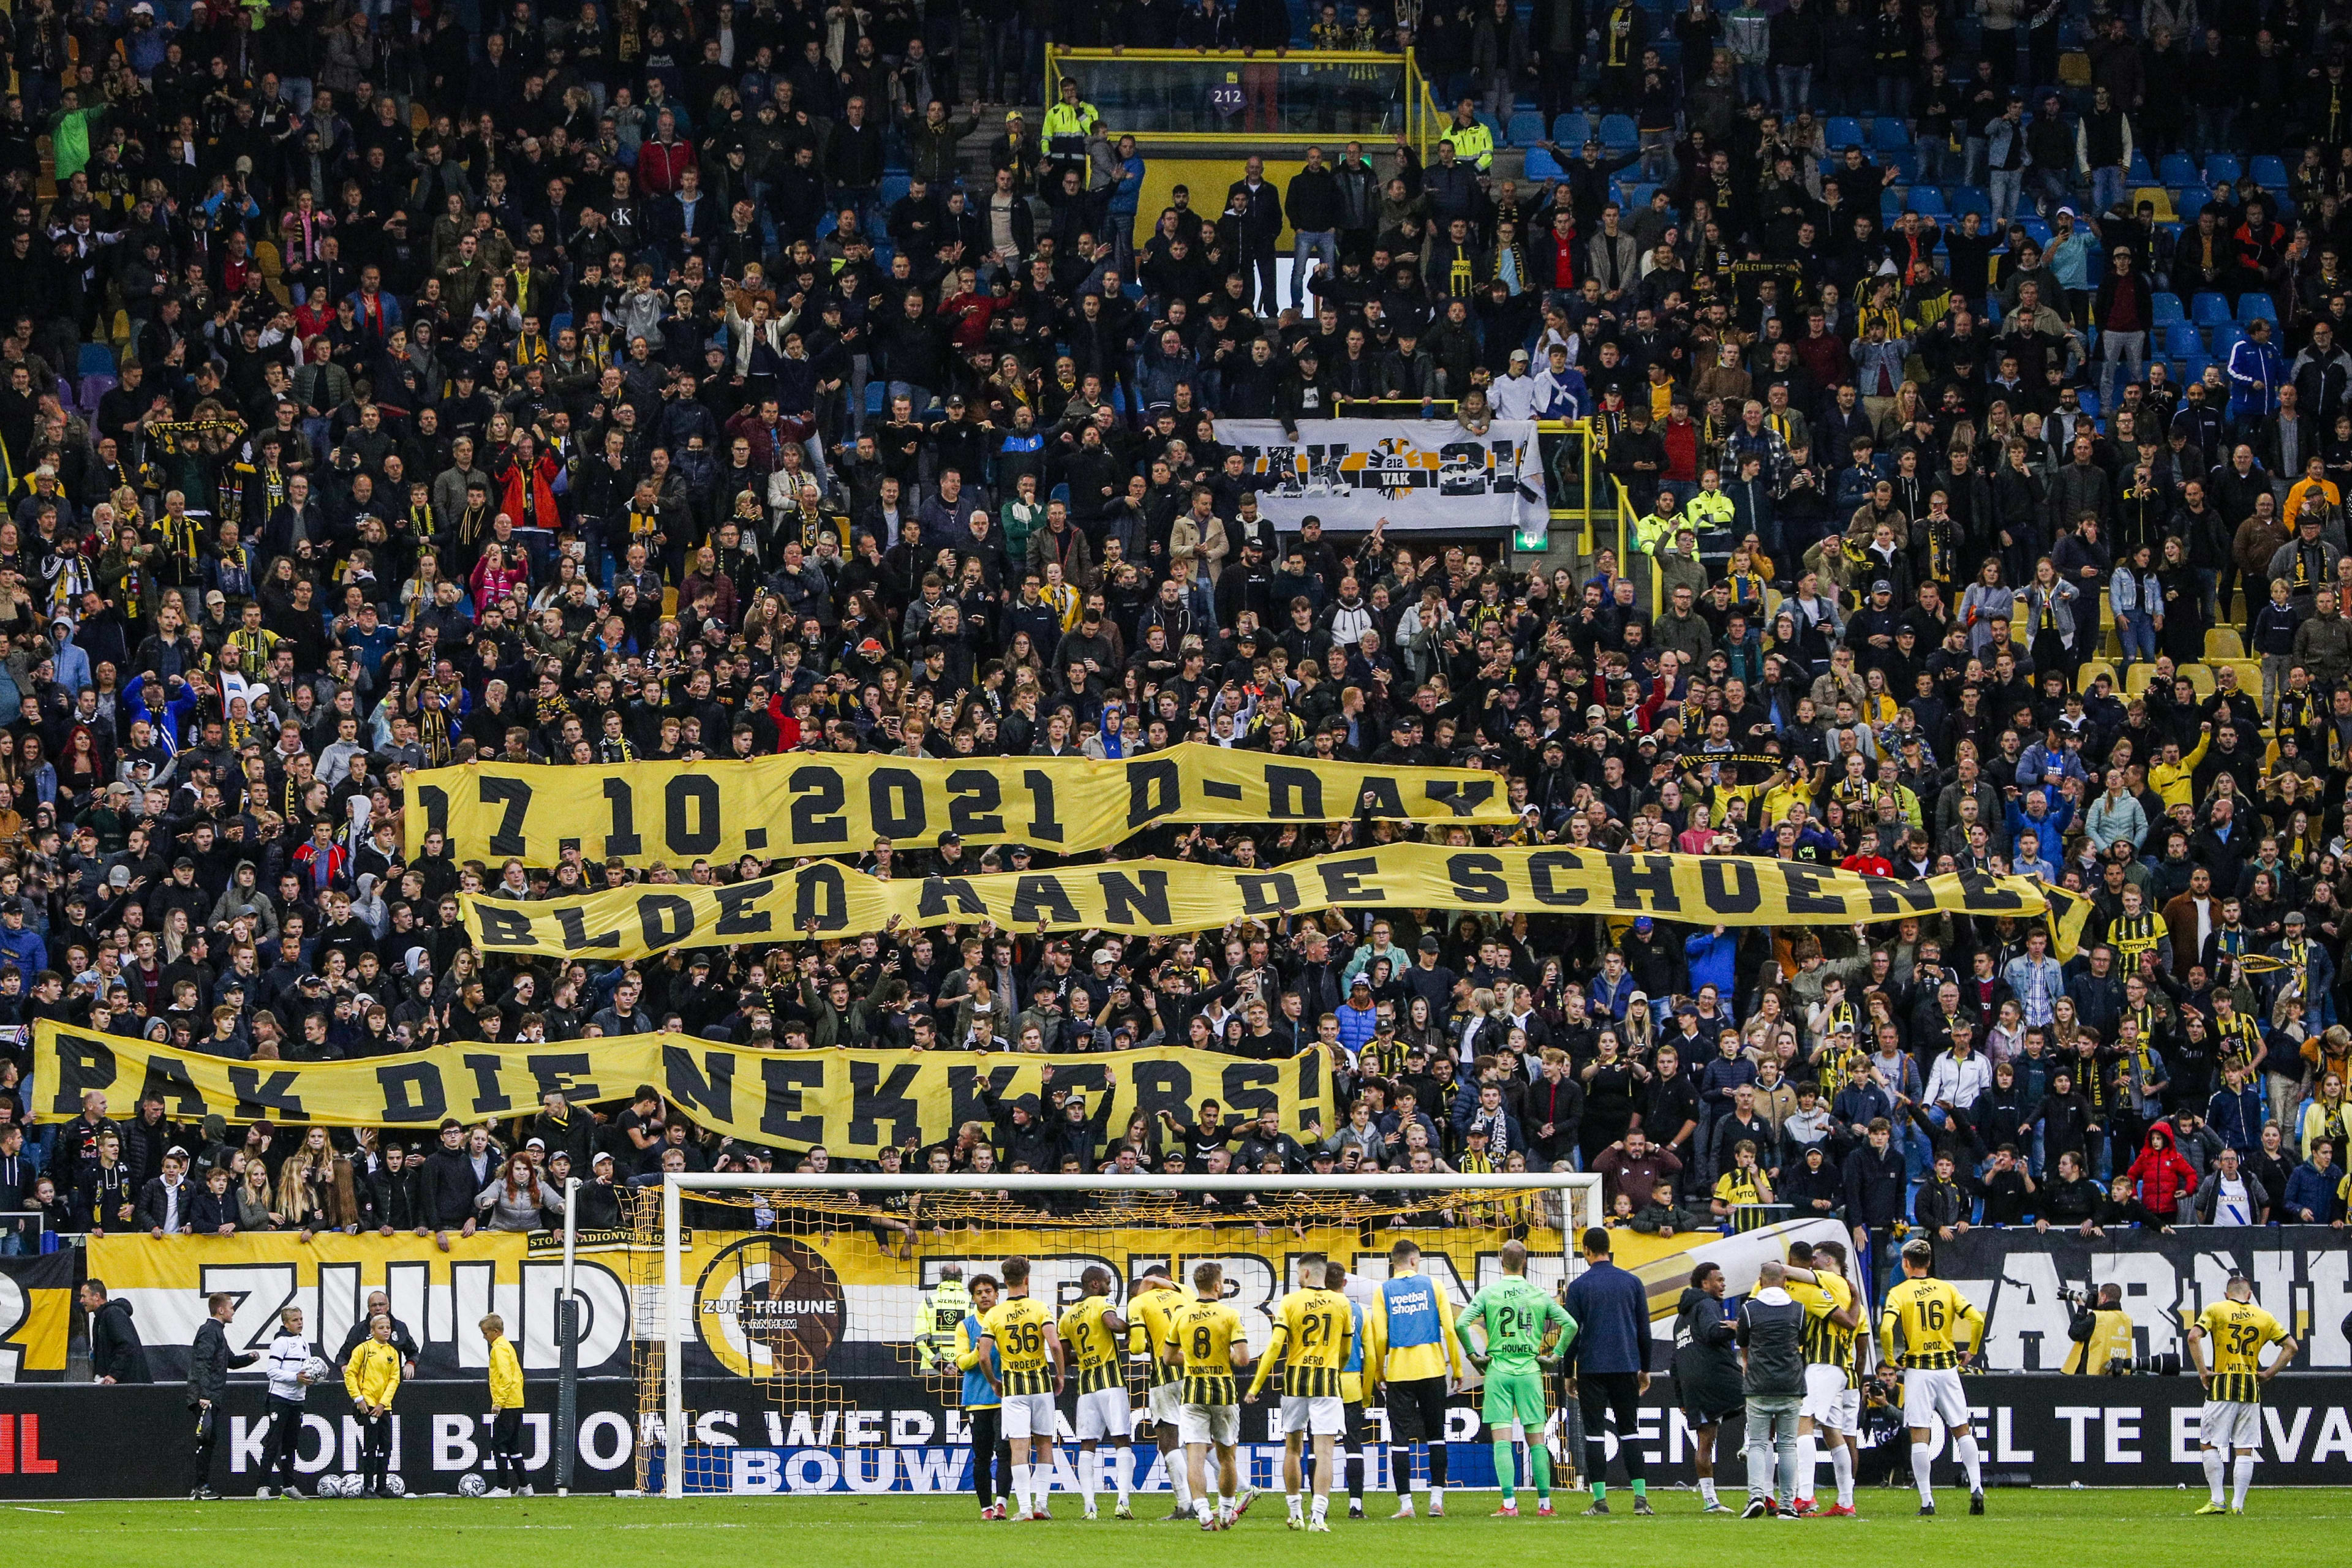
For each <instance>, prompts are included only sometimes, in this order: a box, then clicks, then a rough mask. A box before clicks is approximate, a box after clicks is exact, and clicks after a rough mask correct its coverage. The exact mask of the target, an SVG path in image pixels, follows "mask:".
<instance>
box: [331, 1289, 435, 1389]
mask: <svg viewBox="0 0 2352 1568" xmlns="http://www.w3.org/2000/svg"><path fill="white" fill-rule="evenodd" d="M378 1312H382V1313H383V1314H384V1315H385V1316H386V1317H391V1315H392V1298H391V1297H390V1296H387V1295H385V1294H384V1293H383V1291H381V1290H371V1291H369V1292H368V1299H367V1310H366V1311H364V1312H362V1313H361V1314H360V1315H359V1316H358V1317H357V1318H356V1319H354V1320H352V1329H351V1332H349V1333H347V1334H345V1335H344V1336H343V1348H342V1349H341V1350H339V1351H337V1352H335V1365H336V1366H338V1367H341V1365H342V1364H343V1363H345V1362H347V1361H349V1360H351V1359H352V1352H353V1351H355V1350H357V1349H359V1348H360V1344H361V1342H362V1341H363V1340H365V1339H366V1338H367V1337H368V1325H369V1324H370V1323H373V1322H374V1321H375V1315H376V1314H377V1313H378ZM392 1348H393V1349H394V1350H396V1351H398V1352H400V1375H401V1376H402V1377H404V1378H410V1377H415V1375H416V1336H415V1334H412V1333H410V1332H409V1331H408V1325H407V1324H406V1323H404V1322H402V1321H400V1320H399V1319H398V1318H393V1320H392Z"/></svg>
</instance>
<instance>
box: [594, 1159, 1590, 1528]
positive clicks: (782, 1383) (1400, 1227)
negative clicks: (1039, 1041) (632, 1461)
mask: <svg viewBox="0 0 2352 1568" xmlns="http://www.w3.org/2000/svg"><path fill="white" fill-rule="evenodd" d="M942 1163H943V1162H942ZM1171 1163H1173V1161H1172V1159H1171ZM1601 1215H1602V1207H1601V1178H1599V1177H1598V1176H1593V1175H1586V1174H1580V1173H1568V1172H1559V1173H1549V1172H1546V1173H1527V1172H1497V1173H1480V1174H1452V1173H1446V1174H1435V1173H1432V1174H1408V1173H1364V1174H1339V1175H1308V1176H1285V1175H1281V1174H1276V1173H1267V1174H1261V1175H1230V1174H1227V1175H1189V1174H1184V1173H1180V1172H1175V1171H1172V1170H1171V1171H1170V1172H1168V1173H1136V1174H1132V1175H1129V1174H1114V1173H1083V1172H1078V1171H1066V1172H1065V1173H1061V1174H1058V1175H1042V1174H1034V1173H1013V1174H998V1173H993V1172H986V1173H969V1172H966V1173H945V1172H939V1171H933V1172H930V1173H922V1174H904V1173H896V1172H891V1173H833V1172H814V1173H812V1172H803V1173H796V1174H790V1175H786V1174H763V1173H722V1174H687V1173H669V1174H667V1175H666V1176H665V1177H664V1178H663V1181H662V1183H661V1184H660V1185H659V1186H657V1187H656V1186H651V1185H648V1186H647V1187H646V1188H643V1189H640V1190H639V1192H638V1193H636V1194H635V1195H634V1199H633V1203H632V1205H631V1212H630V1214H629V1215H628V1216H627V1217H628V1219H629V1221H630V1225H631V1227H632V1231H633V1238H632V1242H631V1245H630V1247H629V1252H630V1255H631V1266H630V1273H631V1278H632V1286H633V1295H634V1302H635V1304H634V1307H633V1311H634V1313H635V1323H634V1325H633V1330H634V1331H633V1335H632V1338H633V1343H634V1349H635V1376H636V1392H637V1400H638V1439H639V1440H638V1443H637V1447H636V1451H637V1468H638V1482H639V1485H640V1488H641V1489H643V1490H645V1491H646V1492H648V1493H652V1494H656V1495H661V1496H667V1497H673V1498H676V1497H683V1496H687V1495H689V1494H696V1493H709V1492H731V1493H743V1492H828V1491H852V1492H887V1491H900V1492H908V1491H912V1492H925V1491H933V1492H950V1491H965V1490H969V1489H971V1486H972V1482H973V1479H974V1476H973V1469H972V1468H973V1467H974V1466H976V1465H978V1464H980V1463H982V1462H984V1460H983V1459H982V1458H976V1457H975V1456H974V1455H973V1454H972V1453H971V1438H972V1428H973V1422H972V1420H971V1411H970V1409H968V1407H967V1404H966V1401H967V1395H968V1394H981V1393H982V1384H977V1383H974V1382H973V1381H972V1379H973V1378H974V1377H976V1376H977V1375H978V1374H977V1373H976V1372H975V1370H974V1368H973V1367H971V1365H968V1364H959V1358H961V1359H962V1360H963V1361H964V1362H967V1363H968V1362H970V1360H971V1356H972V1353H973V1352H974V1350H975V1345H974V1341H975V1339H976V1333H975V1330H976V1328H977V1324H978V1313H979V1311H980V1310H982V1307H983V1306H984V1305H985V1302H986V1299H987V1297H988V1295H989V1294H990V1286H991V1283H992V1281H994V1280H997V1279H1001V1278H1002V1276H1003V1272H1004V1268H1003V1265H1004V1263H1005V1262H1006V1260H1007V1259H1010V1258H1023V1259H1025V1260H1026V1262H1027V1265H1028V1288H1029V1293H1030V1295H1031V1296H1032V1297H1033V1298H1034V1299H1035V1300H1038V1301H1039V1302H1040V1304H1041V1305H1043V1306H1044V1307H1045V1310H1046V1311H1047V1312H1048V1313H1049V1314H1050V1315H1051V1316H1053V1317H1054V1318H1055V1319H1056V1320H1057V1321H1059V1320H1063V1319H1064V1317H1065V1314H1067V1313H1071V1312H1073V1311H1074V1310H1076V1312H1078V1313H1079V1318H1078V1319H1074V1320H1071V1321H1083V1320H1084V1318H1085V1317H1086V1316H1087V1313H1088V1311H1089V1310H1091V1311H1092V1313H1093V1314H1094V1316H1095V1318H1096V1320H1097V1324H1099V1315H1100V1312H1101V1306H1100V1305H1098V1304H1096V1303H1095V1302H1094V1301H1093V1300H1092V1299H1093V1298H1095V1297H1103V1298H1107V1305H1108V1307H1109V1309H1110V1310H1112V1311H1114V1312H1115V1313H1117V1314H1118V1320H1117V1321H1120V1322H1125V1323H1126V1324H1127V1330H1126V1331H1125V1332H1123V1333H1118V1332H1116V1331H1114V1330H1112V1329H1109V1328H1104V1327H1100V1326H1097V1329H1096V1330H1095V1331H1094V1334H1093V1336H1092V1342H1091V1349H1092V1350H1093V1351H1094V1352H1095V1355H1094V1361H1093V1366H1092V1370H1091V1373H1090V1378H1089V1379H1088V1380H1087V1381H1088V1383H1089V1387H1090V1391H1091V1392H1096V1393H1104V1394H1108V1390H1109V1389H1110V1388H1111V1387H1113V1386H1116V1387H1118V1388H1120V1389H1123V1390H1124V1391H1125V1393H1126V1394H1127V1400H1126V1405H1127V1407H1128V1409H1129V1412H1130V1416H1129V1429H1128V1430H1126V1431H1115V1432H1110V1433H1108V1434H1105V1433H1103V1432H1101V1431H1099V1430H1097V1429H1098V1428H1099V1427H1101V1426H1103V1425H1104V1424H1105V1422H1106V1421H1108V1423H1109V1424H1111V1425H1113V1426H1116V1424H1117V1419H1118V1418H1117V1416H1116V1415H1115V1414H1114V1415H1110V1416H1108V1417H1105V1416H1103V1415H1101V1414H1100V1413H1099V1412H1100V1411H1101V1410H1102V1409H1106V1408H1109V1407H1111V1406H1116V1405H1118V1401H1117V1400H1116V1399H1110V1400H1108V1401H1107V1402H1098V1404H1097V1406H1095V1407H1094V1408H1095V1410H1096V1412H1097V1413H1096V1414H1095V1415H1090V1416H1089V1418H1088V1423H1087V1429H1088V1430H1089V1431H1093V1432H1095V1436H1097V1438H1107V1440H1108V1442H1110V1443H1112V1444H1114V1445H1117V1446H1118V1447H1126V1443H1127V1439H1128V1438H1129V1436H1130V1433H1132V1434H1133V1447H1132V1449H1131V1451H1130V1452H1129V1453H1128V1454H1125V1455H1122V1456H1121V1457H1120V1459H1119V1463H1120V1464H1121V1466H1122V1467H1125V1466H1130V1465H1131V1467H1132V1472H1131V1473H1132V1479H1133V1483H1134V1489H1135V1490H1136V1491H1137V1492H1146V1491H1152V1490H1157V1489H1160V1487H1161V1486H1164V1485H1165V1484H1166V1479H1165V1467H1164V1465H1163V1464H1161V1463H1160V1456H1159V1454H1158V1453H1157V1451H1156V1450H1155V1449H1154V1447H1153V1431H1154V1428H1153V1426H1151V1425H1149V1424H1147V1423H1149V1422H1150V1419H1151V1417H1150V1406H1151V1391H1152V1389H1153V1387H1154V1386H1155V1385H1156V1384H1161V1383H1164V1382H1165V1381H1166V1377H1165V1375H1164V1374H1162V1373H1160V1372H1159V1371H1158V1370H1157V1368H1156V1367H1155V1364H1154V1358H1155V1351H1156V1349H1157V1347H1154V1346H1152V1345H1150V1343H1149V1342H1148V1336H1147V1335H1146V1334H1145V1332H1144V1331H1143V1321H1142V1320H1143V1314H1142V1312H1141V1311H1140V1310H1137V1311H1136V1312H1135V1313H1134V1315H1133V1316H1132V1317H1130V1316H1129V1302H1130V1300H1132V1299H1133V1298H1135V1297H1136V1296H1138V1295H1139V1294H1142V1293H1144V1292H1145V1291H1147V1290H1150V1289H1160V1288H1162V1287H1163V1282H1164V1283H1165V1285H1168V1286H1172V1287H1174V1288H1177V1289H1190V1288H1191V1286H1192V1281H1193V1279H1194V1273H1195V1269H1196V1268H1197V1267H1198V1266H1199V1265H1201V1264H1202V1263H1214V1264H1216V1265H1218V1266H1219V1268H1220V1270H1221V1273H1222V1279H1221V1281H1220V1283H1219V1286H1218V1295H1219V1299H1220V1300H1223V1301H1224V1302H1226V1303H1227V1304H1229V1305H1230V1306H1232V1307H1233V1308H1234V1310H1235V1311H1236V1312H1238V1314H1239V1315H1240V1317H1241V1320H1242V1324H1243V1329H1244V1337H1245V1339H1246V1341H1247V1344H1248V1348H1249V1350H1250V1352H1251V1353H1252V1354H1253V1355H1255V1354H1257V1353H1259V1352H1263V1351H1264V1350H1265V1347H1266V1345H1267V1343H1268V1341H1269V1339H1270V1337H1271V1333H1272V1330H1273V1325H1274V1321H1275V1314H1276V1310H1278V1308H1279V1305H1280V1302H1281V1300H1282V1298H1283V1296H1284V1295H1285V1294H1286V1292H1288V1291H1289V1290H1291V1289H1295V1288H1296V1286H1297V1282H1298V1279H1299V1269H1300V1265H1301V1264H1302V1263H1303V1262H1306V1261H1307V1260H1310V1259H1318V1258H1319V1259H1322V1260H1325V1261H1326V1262H1328V1263H1333V1264H1338V1265H1339V1267H1340V1268H1341V1269H1342V1270H1344V1276H1345V1293H1346V1294H1348V1295H1349V1297H1350V1298H1352V1299H1354V1300H1357V1301H1359V1302H1361V1301H1363V1300H1368V1299H1369V1297H1370V1294H1371V1293H1373V1292H1375V1291H1377V1289H1378V1288H1379V1286H1380V1283H1381V1281H1382V1280H1384V1279H1387V1278H1388V1277H1389V1273H1390V1258H1391V1251H1392V1249H1393V1248H1394V1247H1395V1244H1396V1243H1397V1242H1399V1241H1411V1242H1412V1244H1413V1245H1414V1246H1415V1247H1418V1248H1419V1249H1420V1264H1419V1271H1420V1272H1421V1273H1423V1274H1424V1275H1426V1276H1428V1277H1429V1278H1430V1279H1433V1281H1434V1282H1435V1284H1436V1286H1437V1288H1438V1289H1439V1291H1440V1292H1441V1294H1442V1296H1443V1298H1444V1306H1445V1308H1446V1310H1448V1312H1449V1315H1450V1313H1452V1312H1458V1311H1459V1310H1461V1308H1462V1307H1463V1306H1464V1305H1466V1304H1467V1302H1468V1301H1469V1300H1470V1298H1471V1296H1472V1295H1473V1294H1475V1292H1476V1290H1477V1289H1479V1288H1480V1287H1481V1286H1482V1285H1484V1284H1486V1282H1488V1281H1489V1280H1491V1279H1494V1278H1495V1277H1496V1276H1497V1275H1498V1274H1499V1273H1500V1272H1501V1268H1502V1255H1503V1250H1504V1248H1505V1247H1506V1246H1507V1244H1509V1243H1511V1242H1513V1241H1517V1242H1519V1243H1521V1244H1522V1245H1523V1246H1524V1247H1526V1248H1527V1249H1528V1278H1529V1279H1531V1280H1532V1281H1533V1282H1534V1283H1535V1284H1537V1285H1538V1286H1539V1287H1541V1288H1543V1289H1547V1290H1550V1289H1556V1288H1557V1287H1558V1286H1559V1285H1560V1284H1561V1283H1562V1282H1563V1281H1564V1280H1566V1279H1568V1278H1569V1277H1570V1275H1571V1274H1572V1273H1574V1272H1575V1271H1576V1270H1577V1269H1578V1268H1580V1263H1579V1261H1578V1260H1577V1258H1576V1255H1575V1250H1574V1246H1573V1238H1574V1237H1576V1236H1577V1234H1578V1233H1579V1232H1580V1230H1581V1229H1582V1228H1583V1227H1585V1226H1593V1225H1599V1224H1601ZM976 1297H978V1298H979V1299H978V1300H976V1299H975V1298H976ZM1146 1304H1147V1305H1148V1304H1149V1303H1146ZM1449 1321H1450V1316H1449ZM1112 1338H1116V1340H1117V1343H1116V1346H1115V1354H1106V1352H1107V1351H1109V1350H1112V1349H1113V1348H1114V1347H1112V1346H1111V1345H1110V1344H1109V1341H1110V1340H1111V1339H1112ZM1080 1382H1081V1380H1080V1378H1079V1377H1078V1375H1077V1372H1076V1366H1075V1364H1074V1365H1073V1367H1072V1371H1071V1376H1070V1379H1069V1384H1070V1386H1069V1390H1068V1392H1067V1393H1066V1394H1065V1395H1064V1397H1063V1398H1062V1400H1061V1402H1060V1408H1059V1412H1058V1423H1057V1424H1058V1426H1059V1428H1060V1431H1059V1434H1058V1435H1059V1436H1060V1437H1061V1439H1062V1440H1061V1441H1059V1442H1058V1443H1057V1444H1056V1446H1055V1453H1054V1457H1053V1463H1052V1465H1050V1466H1049V1467H1047V1468H1051V1469H1053V1470H1054V1472H1055V1475H1056V1476H1059V1477H1063V1478H1064V1479H1066V1480H1068V1481H1069V1482H1070V1484H1071V1485H1072V1486H1075V1480H1074V1479H1073V1478H1075V1476H1076V1473H1077V1471H1078V1468H1079V1466H1080V1464H1081V1462H1083V1463H1084V1464H1085V1465H1086V1467H1087V1473H1088V1474H1089V1475H1090V1476H1099V1475H1101V1474H1104V1473H1107V1471H1105V1470H1103V1469H1101V1468H1097V1467H1099V1466H1100V1465H1102V1464H1103V1463H1104V1461H1103V1459H1102V1458H1101V1456H1098V1455H1097V1454H1096V1453H1095V1452H1093V1450H1094V1448H1095V1447H1097V1444H1096V1443H1095V1442H1092V1441H1088V1442H1086V1443H1084V1444H1083V1445H1082V1444H1081V1443H1080V1441H1079V1436H1078V1435H1079V1424H1078V1421H1077V1418H1076V1405H1077V1403H1078V1392H1079V1386H1080ZM973 1403H974V1404H976V1405H986V1404H988V1403H989V1402H988V1401H987V1400H986V1399H985V1398H976V1399H974V1401H973ZM1279 1406H1280V1401H1279V1400H1278V1399H1277V1400H1271V1401H1265V1402H1261V1403H1260V1404H1258V1405H1255V1406H1252V1407H1251V1408H1250V1411H1249V1412H1248V1413H1247V1414H1245V1415H1244V1433H1243V1442H1244V1444H1245V1445H1246V1444H1251V1443H1256V1442H1260V1441H1266V1440H1270V1441H1271V1442H1272V1443H1274V1444H1276V1445H1277V1446H1278V1445H1279V1444H1280V1442H1281V1435H1280V1432H1279V1430H1278V1426H1277V1428H1276V1430H1275V1431H1273V1432H1272V1433H1271V1435H1270V1437H1269V1435H1268V1434H1266V1433H1265V1432H1264V1431H1263V1430H1261V1428H1262V1427H1263V1426H1264V1425H1265V1421H1266V1416H1265V1414H1264V1412H1265V1411H1268V1410H1278V1408H1279ZM992 1426H993V1417H990V1419H989V1421H988V1422H987V1423H986V1424H985V1425H984V1426H983V1428H982V1429H983V1432H985V1431H987V1430H991V1429H992ZM1537 1440H1538V1441H1540V1438H1539V1437H1538V1439H1537ZM1073 1450H1076V1451H1075V1452H1073ZM1363 1462H1368V1463H1369V1462H1372V1461H1370V1460H1366V1461H1363ZM1129 1473H1130V1472H1129V1469H1127V1468H1122V1469H1121V1470H1120V1476H1121V1479H1122V1481H1123V1482H1124V1480H1125V1479H1127V1478H1128V1477H1129ZM1122 1490H1124V1487H1122Z"/></svg>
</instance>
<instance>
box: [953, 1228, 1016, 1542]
mask: <svg viewBox="0 0 2352 1568" xmlns="http://www.w3.org/2000/svg"><path fill="white" fill-rule="evenodd" d="M995 1305H996V1279H995V1276H993V1275H990V1274H980V1275H975V1276H973V1278H972V1281H971V1310H970V1311H969V1312H966V1313H965V1314H964V1319H963V1321H962V1322H961V1323H959V1324H957V1325H956V1349H955V1363H956V1365H957V1366H959V1367H961V1369H962V1370H963V1411H964V1418H965V1419H966V1420H967V1421H969V1422H970V1423H971V1437H970V1441H971V1489H972V1494H973V1495H974V1496H975V1497H976V1498H978V1499H979V1500H980V1511H981V1517H982V1518H983V1519H989V1518H998V1519H1001V1518H1003V1514H1001V1513H992V1512H991V1511H990V1510H992V1509H994V1508H996V1507H997V1501H996V1500H997V1499H998V1498H999V1497H1000V1496H1009V1495H1010V1494H1011V1492H1012V1489H1013V1488H1012V1480H1011V1477H1012V1475H1013V1445H1012V1443H1011V1442H1010V1441H1008V1440H1007V1439H1006V1438H1005V1437H1004V1436H1003V1427H1002V1426H1001V1425H1000V1423H1001V1422H1002V1421H1003V1409H1004V1400H1003V1396H1002V1395H1000V1394H998V1393H997V1392H996V1387H997V1385H996V1383H995V1382H994V1381H992V1380H991V1378H990V1376H989V1373H991V1372H992V1371H995V1370H997V1367H998V1364H999V1363H998V1359H997V1354H996V1347H995V1346H994V1345H992V1344H985V1343H983V1342H984V1341H986V1340H987V1338H988V1331H987V1330H986V1329H984V1328H982V1327H981V1322H980V1320H981V1319H982V1317H983V1316H985V1315H986V1314H987V1312H988V1310H990V1309H991V1308H992V1307H994V1306H995ZM982 1363H986V1364H985V1365H983V1364H982Z"/></svg>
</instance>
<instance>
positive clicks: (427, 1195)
mask: <svg viewBox="0 0 2352 1568" xmlns="http://www.w3.org/2000/svg"><path fill="white" fill-rule="evenodd" d="M481 1190H482V1189H481V1187H480V1186H479V1185H478V1184H476V1183H475V1181H474V1168H473V1166H472V1164H471V1163H468V1162H467V1158H466V1151H465V1150H464V1149H462V1148H458V1149H436V1150H434V1151H433V1152H431V1153H430V1154H427V1155H425V1179H424V1181H423V1183H422V1184H421V1194H422V1199H423V1201H422V1202H421V1203H420V1204H419V1205H418V1211H417V1212H418V1213H419V1214H420V1215H422V1216H423V1218H424V1221H425V1224H426V1225H429V1226H432V1227H433V1228H435V1229H436V1230H454V1229H456V1228H457V1227H458V1226H462V1225H464V1224H465V1223H466V1222H467V1220H469V1219H471V1218H473V1217H474V1199H475V1197H476V1196H477V1195H478V1194H480V1192H481Z"/></svg>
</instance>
